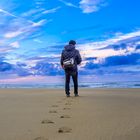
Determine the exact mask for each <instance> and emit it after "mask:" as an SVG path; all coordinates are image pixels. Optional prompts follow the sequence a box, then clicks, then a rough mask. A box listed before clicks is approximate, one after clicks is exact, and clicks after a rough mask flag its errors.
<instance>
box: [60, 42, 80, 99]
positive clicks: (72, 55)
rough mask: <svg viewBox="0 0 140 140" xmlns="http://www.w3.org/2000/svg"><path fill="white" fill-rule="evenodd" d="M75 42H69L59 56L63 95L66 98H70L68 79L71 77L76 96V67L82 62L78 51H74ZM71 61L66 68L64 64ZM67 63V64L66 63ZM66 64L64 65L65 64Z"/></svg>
mask: <svg viewBox="0 0 140 140" xmlns="http://www.w3.org/2000/svg"><path fill="white" fill-rule="evenodd" d="M75 45H76V42H75V41H74V40H70V41H69V44H68V45H66V46H65V47H64V50H63V51H62V54H61V66H62V68H63V69H64V71H65V93H66V96H67V97H70V87H69V84H70V77H71V76H72V79H73V83H74V94H75V97H77V96H79V95H78V69H77V65H79V64H80V63H81V61H82V59H81V56H80V54H79V51H78V50H76V49H75ZM70 60H73V63H72V62H71V63H72V64H71V66H69V67H67V66H66V64H67V63H68V62H69V61H70ZM66 61H67V62H66ZM65 62H66V63H65Z"/></svg>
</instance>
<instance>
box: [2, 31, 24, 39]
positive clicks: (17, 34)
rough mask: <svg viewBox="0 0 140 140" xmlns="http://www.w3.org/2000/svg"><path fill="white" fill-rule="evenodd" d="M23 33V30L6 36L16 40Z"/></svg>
mask: <svg viewBox="0 0 140 140" xmlns="http://www.w3.org/2000/svg"><path fill="white" fill-rule="evenodd" d="M22 33H23V32H22V31H21V30H18V31H14V32H8V33H6V34H5V35H4V37H5V38H14V37H17V36H19V35H20V34H22Z"/></svg>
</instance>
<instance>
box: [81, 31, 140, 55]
mask: <svg viewBox="0 0 140 140" xmlns="http://www.w3.org/2000/svg"><path fill="white" fill-rule="evenodd" d="M139 41H140V31H139V30H138V31H135V32H132V33H127V34H123V35H120V36H117V37H113V38H110V39H107V40H104V41H98V42H91V43H83V44H79V45H78V48H79V49H80V52H81V54H82V55H83V56H84V57H85V58H86V57H93V56H94V57H108V56H114V55H123V54H126V51H127V52H128V53H132V52H134V51H135V47H136V45H135V44H137V42H139Z"/></svg>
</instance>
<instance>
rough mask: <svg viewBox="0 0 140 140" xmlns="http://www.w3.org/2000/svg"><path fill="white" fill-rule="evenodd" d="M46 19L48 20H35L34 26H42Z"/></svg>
mask: <svg viewBox="0 0 140 140" xmlns="http://www.w3.org/2000/svg"><path fill="white" fill-rule="evenodd" d="M46 21H47V20H46V19H42V20H40V21H38V22H33V24H32V27H37V26H42V25H43V24H45V23H46Z"/></svg>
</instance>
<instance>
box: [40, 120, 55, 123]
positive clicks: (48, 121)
mask: <svg viewBox="0 0 140 140" xmlns="http://www.w3.org/2000/svg"><path fill="white" fill-rule="evenodd" d="M41 123H42V124H47V123H54V122H53V121H51V120H43V121H42V122H41Z"/></svg>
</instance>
